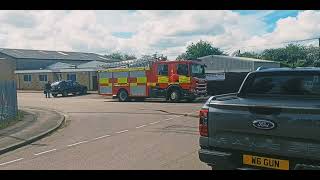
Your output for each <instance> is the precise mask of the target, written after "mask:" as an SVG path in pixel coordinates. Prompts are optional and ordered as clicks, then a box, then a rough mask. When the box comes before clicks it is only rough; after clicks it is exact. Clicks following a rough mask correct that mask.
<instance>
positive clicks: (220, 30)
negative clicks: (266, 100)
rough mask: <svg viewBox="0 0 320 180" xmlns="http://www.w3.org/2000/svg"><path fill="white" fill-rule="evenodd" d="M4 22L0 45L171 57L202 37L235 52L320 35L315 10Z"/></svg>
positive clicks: (36, 17)
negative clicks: (157, 54) (155, 54)
mask: <svg viewBox="0 0 320 180" xmlns="http://www.w3.org/2000/svg"><path fill="white" fill-rule="evenodd" d="M0 24H1V26H0V48H17V49H36V50H57V51H77V52H92V53H98V54H102V55H104V54H110V53H113V52H123V53H127V54H134V55H136V56H137V57H140V56H141V55H145V54H153V53H159V54H163V55H165V56H168V57H169V58H170V59H175V58H176V57H177V56H178V55H179V54H181V53H183V52H184V51H185V50H186V47H187V46H188V45H189V44H191V43H192V42H197V41H199V40H206V41H209V42H210V43H212V44H213V46H214V47H218V48H220V49H221V50H223V51H225V52H227V53H232V52H233V51H236V50H241V51H259V50H263V49H265V48H270V47H275V46H277V44H278V45H279V43H282V42H287V41H294V40H301V39H308V38H314V37H320V11H313V10H308V11H295V10H264V11H262V10H239V11H237V10H233V11H227V10H224V11H221V10H219V11H218V10H210V11H204V10H201V11H200V10H199V11H196V10H195V11H191V10H174V11H173V10H166V11H160V10H155V11H152V10H141V11H140V10H107V11H101V10H98V11H89V10H74V11H73V10H66V11H62V10H56V11H53V10H42V11H13V10H10V11H0ZM312 43H315V44H317V41H313V42H312Z"/></svg>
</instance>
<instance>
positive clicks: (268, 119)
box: [199, 71, 320, 169]
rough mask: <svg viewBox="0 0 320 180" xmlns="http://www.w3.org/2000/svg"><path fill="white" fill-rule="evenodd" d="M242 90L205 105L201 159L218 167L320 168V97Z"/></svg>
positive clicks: (221, 96) (211, 99)
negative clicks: (205, 114) (206, 112)
mask: <svg viewBox="0 0 320 180" xmlns="http://www.w3.org/2000/svg"><path fill="white" fill-rule="evenodd" d="M257 73H258V72H257ZM318 73H319V74H320V71H319V72H318ZM286 74H290V72H288V73H286ZM248 76H249V75H248ZM246 79H247V78H246ZM245 81H246V80H245ZM247 81H248V79H247ZM317 82H318V81H317ZM245 83H246V82H244V83H243V85H242V88H243V86H245ZM240 94H241V88H240V90H239V92H238V93H234V94H226V95H220V96H214V97H211V98H210V99H209V100H208V101H207V102H206V104H205V105H204V106H203V109H207V110H208V114H207V123H206V126H207V131H208V134H207V136H200V140H199V143H200V147H201V149H200V150H199V158H200V160H201V161H203V162H205V163H207V164H208V165H210V166H212V167H214V169H237V168H258V169H270V168H271V169H317V168H319V169H320V99H319V98H316V97H315V96H312V97H307V96H302V97H301V96H291V95H290V96H282V95H279V96H277V95H267V94H266V95H264V96H247V95H243V93H242V95H240Z"/></svg>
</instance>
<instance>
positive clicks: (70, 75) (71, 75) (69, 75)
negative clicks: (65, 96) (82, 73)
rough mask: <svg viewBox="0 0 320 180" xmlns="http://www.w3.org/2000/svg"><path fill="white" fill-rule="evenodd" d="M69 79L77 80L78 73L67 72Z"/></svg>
mask: <svg viewBox="0 0 320 180" xmlns="http://www.w3.org/2000/svg"><path fill="white" fill-rule="evenodd" d="M67 80H71V81H77V75H76V74H67Z"/></svg>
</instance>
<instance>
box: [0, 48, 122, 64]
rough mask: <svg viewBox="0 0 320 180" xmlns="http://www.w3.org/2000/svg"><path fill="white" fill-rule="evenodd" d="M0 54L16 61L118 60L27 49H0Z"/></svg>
mask: <svg viewBox="0 0 320 180" xmlns="http://www.w3.org/2000/svg"><path fill="white" fill-rule="evenodd" d="M0 53H3V54H6V55H8V56H11V57H14V58H17V59H50V60H84V61H96V60H98V61H105V62H115V61H118V60H114V59H108V58H106V57H103V56H101V55H99V54H94V53H82V52H66V51H47V50H28V49H6V48H0Z"/></svg>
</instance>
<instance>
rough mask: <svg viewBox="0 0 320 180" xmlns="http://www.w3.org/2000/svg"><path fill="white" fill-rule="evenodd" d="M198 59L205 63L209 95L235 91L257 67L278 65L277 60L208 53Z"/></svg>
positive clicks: (274, 66)
mask: <svg viewBox="0 0 320 180" xmlns="http://www.w3.org/2000/svg"><path fill="white" fill-rule="evenodd" d="M199 59H200V60H201V62H202V63H203V64H205V65H206V76H207V80H208V93H209V94H210V95H216V94H225V93H233V92H237V91H238V90H239V88H240V86H241V84H242V81H243V80H244V78H245V77H246V76H247V74H248V73H249V72H252V71H255V70H257V69H258V68H259V67H264V68H278V67H280V63H279V62H274V61H268V60H262V59H253V58H245V57H233V56H220V55H210V56H204V57H201V58H199Z"/></svg>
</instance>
